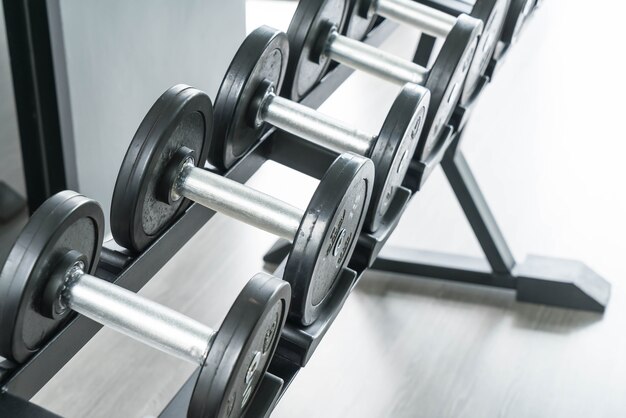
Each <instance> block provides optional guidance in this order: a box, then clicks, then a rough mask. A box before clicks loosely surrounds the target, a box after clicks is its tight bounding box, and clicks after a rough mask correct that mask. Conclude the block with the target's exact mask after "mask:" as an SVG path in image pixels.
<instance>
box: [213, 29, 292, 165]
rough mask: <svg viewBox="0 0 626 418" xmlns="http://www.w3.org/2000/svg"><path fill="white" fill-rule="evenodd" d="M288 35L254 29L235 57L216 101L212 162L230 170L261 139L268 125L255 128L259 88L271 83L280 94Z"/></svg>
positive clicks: (287, 50) (287, 48)
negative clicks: (253, 110) (255, 111)
mask: <svg viewBox="0 0 626 418" xmlns="http://www.w3.org/2000/svg"><path fill="white" fill-rule="evenodd" d="M288 55H289V43H288V41H287V36H286V35H285V34H284V33H282V32H280V31H277V30H276V29H272V28H270V27H267V26H261V27H260V28H258V29H256V30H254V32H252V33H251V34H250V35H248V37H246V39H245V40H244V41H243V43H242V44H241V46H240V47H239V50H238V51H237V53H236V54H235V57H234V58H233V60H232V62H231V64H230V67H228V71H227V72H226V76H225V77H224V80H223V81H222V85H221V86H220V90H219V92H218V94H217V99H216V100H215V128H214V135H213V139H212V141H211V145H210V148H209V157H208V158H209V162H210V163H211V164H213V165H214V166H216V167H220V168H230V167H231V166H232V165H233V164H234V163H235V162H236V161H237V159H239V158H241V157H242V156H243V155H244V154H245V153H246V151H248V150H249V149H250V148H251V147H252V146H253V145H254V144H255V143H256V142H257V141H258V140H259V138H260V137H261V135H262V134H263V131H264V129H265V126H264V125H263V124H260V125H256V124H255V123H254V116H255V115H253V114H252V109H253V108H254V106H252V105H253V102H254V100H255V99H260V97H258V94H259V85H260V84H261V83H262V82H266V83H272V84H273V86H274V89H275V90H276V91H277V92H278V91H280V88H281V85H282V81H283V77H284V75H285V69H286V68H287V60H288Z"/></svg>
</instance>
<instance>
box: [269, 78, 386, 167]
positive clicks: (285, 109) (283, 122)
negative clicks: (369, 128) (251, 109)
mask: <svg viewBox="0 0 626 418" xmlns="http://www.w3.org/2000/svg"><path fill="white" fill-rule="evenodd" d="M259 119H260V120H261V121H262V122H267V123H269V124H271V125H274V126H276V127H278V128H280V129H282V130H284V131H287V132H290V133H292V134H294V135H296V136H299V137H302V138H304V139H306V140H308V141H311V142H313V143H315V144H317V145H320V146H322V147H324V148H328V149H331V150H333V151H335V152H339V153H342V152H348V151H351V152H354V153H356V154H359V155H369V152H370V149H371V147H372V145H373V144H374V141H375V140H376V136H372V135H368V134H366V133H363V132H361V131H359V130H357V129H352V128H349V127H347V126H344V125H343V124H342V123H341V122H339V121H337V120H335V119H333V118H331V117H329V116H326V115H324V114H322V113H320V112H318V111H317V110H314V109H311V108H309V107H306V106H304V105H301V104H299V103H297V102H294V101H292V100H288V99H285V98H282V97H279V96H276V94H275V93H274V92H273V90H270V91H269V92H268V94H266V95H265V96H264V98H263V99H262V102H261V105H260V108H259Z"/></svg>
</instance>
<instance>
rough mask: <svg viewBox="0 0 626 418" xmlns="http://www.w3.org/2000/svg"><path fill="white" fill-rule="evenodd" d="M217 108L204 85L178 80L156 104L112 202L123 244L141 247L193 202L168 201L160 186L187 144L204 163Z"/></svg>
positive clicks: (133, 145) (113, 225)
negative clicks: (160, 193) (160, 194)
mask: <svg viewBox="0 0 626 418" xmlns="http://www.w3.org/2000/svg"><path fill="white" fill-rule="evenodd" d="M212 120H213V109H212V106H211V100H210V99H209V97H208V96H207V95H206V94H205V93H203V92H201V91H200V90H197V89H194V88H193V87H189V86H185V85H182V84H181V85H177V86H174V87H172V88H170V89H169V90H167V91H166V92H165V93H163V95H161V97H160V98H159V99H158V100H157V102H156V103H155V104H154V105H153V106H152V108H151V109H150V111H149V112H148V114H147V115H146V116H145V117H144V119H143V121H142V122H141V125H139V128H138V129H137V132H136V133H135V136H134V137H133V140H132V142H131V144H130V147H129V148H128V151H127V152H126V155H125V156H124V161H123V162H122V166H121V168H120V172H119V174H118V177H117V181H116V183H115V189H114V192H113V201H112V203H111V232H112V233H113V237H114V238H115V240H116V241H117V242H118V244H120V245H122V246H124V247H126V248H128V249H130V250H134V251H141V250H143V249H144V248H145V247H147V246H148V245H149V244H151V243H152V242H153V241H154V240H155V239H156V238H157V237H158V236H159V235H160V234H161V233H162V232H163V230H164V229H166V228H167V227H169V226H170V225H171V223H172V221H173V220H174V219H175V218H177V217H178V216H179V215H180V214H181V213H182V212H183V211H184V210H185V209H186V208H187V207H188V206H189V204H190V202H189V201H187V200H186V199H180V200H179V201H177V202H173V203H172V204H168V203H165V202H163V201H162V200H159V199H158V198H157V187H158V185H159V181H160V180H161V177H162V175H163V174H164V172H165V168H166V166H167V164H168V163H169V161H170V159H171V157H172V156H173V154H174V152H175V151H176V150H178V149H179V148H181V147H183V146H184V147H187V148H189V149H191V150H192V151H193V152H194V159H195V164H196V166H198V167H204V163H205V161H206V155H207V152H208V143H209V138H210V135H211V130H212V126H211V124H212Z"/></svg>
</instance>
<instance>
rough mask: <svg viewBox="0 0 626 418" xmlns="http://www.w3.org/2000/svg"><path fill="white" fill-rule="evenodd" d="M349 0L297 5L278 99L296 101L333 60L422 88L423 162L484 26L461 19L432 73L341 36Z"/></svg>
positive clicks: (447, 117) (458, 89) (420, 148)
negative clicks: (425, 95) (426, 99)
mask: <svg viewBox="0 0 626 418" xmlns="http://www.w3.org/2000/svg"><path fill="white" fill-rule="evenodd" d="M347 6H348V2H347V0H307V1H301V2H299V3H298V7H297V8H296V11H295V13H294V17H293V19H292V20H291V23H290V25H289V29H288V31H287V35H288V38H289V47H290V49H291V59H290V60H289V64H288V67H287V73H286V76H285V83H284V86H283V90H282V95H283V96H286V97H291V98H292V99H293V100H296V101H299V100H300V99H301V98H302V97H303V96H304V95H305V94H306V93H308V92H309V91H310V90H311V88H313V87H314V86H315V85H316V84H317V83H318V81H319V80H320V79H321V78H322V76H323V75H324V74H325V72H326V70H327V68H328V65H329V64H330V62H331V60H334V61H337V62H339V63H342V64H345V65H347V66H349V67H351V68H354V69H357V70H361V71H364V72H367V73H369V74H372V75H374V76H377V77H381V78H383V79H385V80H388V81H391V82H394V83H396V84H400V85H404V84H406V83H413V84H419V85H424V86H425V87H426V88H427V89H428V90H430V93H431V100H430V107H429V110H428V113H427V115H426V119H425V121H424V128H423V130H422V134H421V138H420V140H419V143H418V145H417V149H416V152H415V155H414V158H415V159H416V160H420V161H424V160H426V159H427V158H428V157H429V155H430V153H431V151H432V150H433V148H434V146H435V144H436V141H437V139H438V138H439V136H440V133H441V131H442V130H443V128H444V126H445V125H446V124H447V123H448V121H449V120H450V117H451V116H452V112H453V111H454V108H455V107H456V104H457V103H458V100H459V97H460V95H461V89H462V88H463V82H464V81H465V76H466V75H467V71H468V70H469V67H470V63H471V61H472V58H473V56H474V51H475V50H476V44H477V41H478V35H479V34H480V33H481V31H482V22H481V21H479V20H477V19H474V18H471V17H469V16H467V15H462V16H459V17H458V19H457V23H456V25H455V26H454V28H453V29H452V30H451V31H450V33H449V34H448V36H447V38H446V43H445V48H442V50H441V51H440V52H439V55H438V56H437V59H436V61H435V63H434V64H433V66H432V68H431V69H427V68H425V67H422V66H420V65H417V64H415V63H413V62H411V61H409V60H405V59H402V58H399V57H397V56H395V55H393V54H390V53H387V52H385V51H382V50H380V49H378V48H375V47H372V46H369V45H367V44H364V43H362V42H360V41H357V40H354V39H350V38H348V37H345V36H343V35H340V32H341V28H342V25H343V22H344V20H345V16H346V12H347Z"/></svg>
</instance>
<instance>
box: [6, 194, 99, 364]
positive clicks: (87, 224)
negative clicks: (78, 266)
mask: <svg viewBox="0 0 626 418" xmlns="http://www.w3.org/2000/svg"><path fill="white" fill-rule="evenodd" d="M103 234H104V215H103V213H102V208H101V207H100V205H99V204H98V203H96V202H95V201H93V200H91V199H87V198H86V197H84V196H82V195H79V194H78V193H76V192H71V191H64V192H60V193H57V194H55V195H54V196H52V197H50V198H49V199H48V200H46V201H45V202H44V203H43V204H42V205H41V206H40V207H39V209H37V211H35V213H34V214H33V216H32V217H31V218H30V220H29V221H28V223H27V224H26V226H25V227H24V229H23V230H22V232H21V233H20V235H19V237H18V238H17V240H16V242H15V244H14V245H13V248H12V249H11V252H10V253H9V256H8V258H7V259H6V261H5V263H4V266H3V268H2V271H1V272H0V301H2V303H1V304H0V354H2V356H3V357H6V358H10V359H12V360H15V361H17V362H19V363H21V362H23V361H25V360H26V359H28V358H29V357H30V356H31V355H32V354H34V353H35V352H36V351H37V350H39V349H40V348H41V346H42V345H43V344H45V343H46V342H47V341H48V340H49V339H50V338H51V337H52V336H53V335H54V333H55V331H56V330H57V329H58V328H59V325H60V324H61V323H62V322H65V321H66V320H67V317H64V318H62V319H59V320H53V319H50V318H48V317H46V316H44V315H43V314H42V313H41V311H40V304H39V302H40V300H41V297H42V292H43V291H44V290H45V287H46V285H47V283H48V280H49V279H50V276H51V274H52V273H53V271H54V269H55V267H56V265H57V263H58V262H59V261H60V260H61V258H62V257H63V255H64V254H66V253H67V251H69V250H75V251H77V252H79V253H81V254H82V255H84V256H85V259H86V261H87V265H86V266H85V272H88V273H93V272H94V271H95V269H96V266H97V264H98V258H99V257H100V249H101V247H102V239H103Z"/></svg>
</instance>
